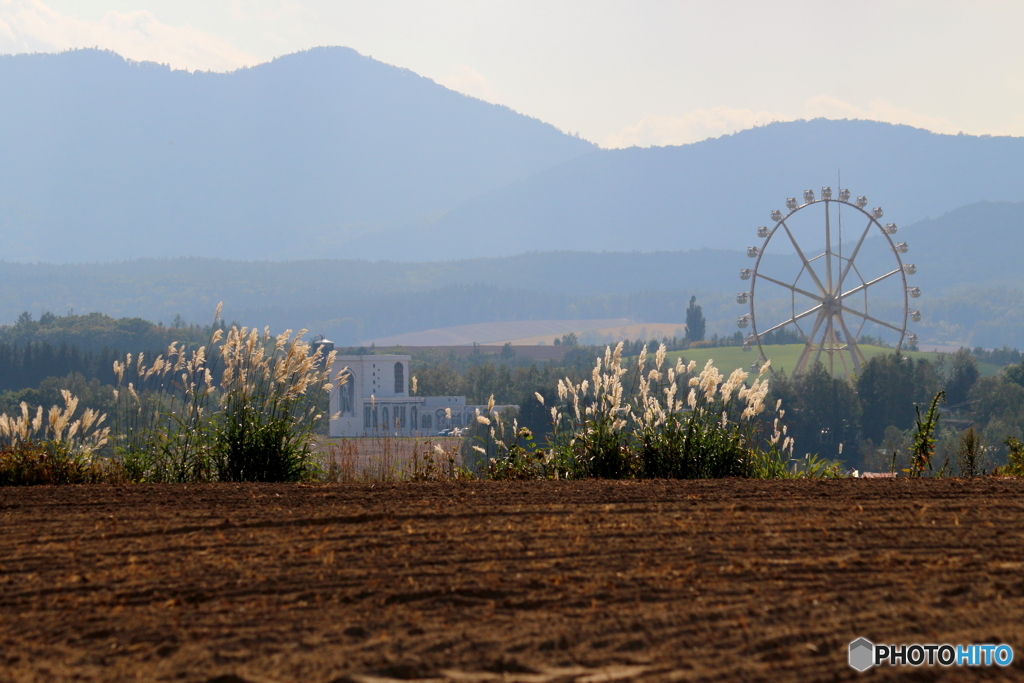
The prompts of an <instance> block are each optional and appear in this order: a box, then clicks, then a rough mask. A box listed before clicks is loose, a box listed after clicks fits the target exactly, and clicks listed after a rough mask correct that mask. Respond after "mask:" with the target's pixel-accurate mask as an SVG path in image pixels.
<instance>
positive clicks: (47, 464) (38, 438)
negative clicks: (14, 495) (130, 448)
mask: <svg viewBox="0 0 1024 683" xmlns="http://www.w3.org/2000/svg"><path fill="white" fill-rule="evenodd" d="M61 396H62V398H63V399H64V407H63V408H61V407H60V406H53V407H52V408H50V410H49V411H48V412H46V413H44V412H43V408H42V406H40V407H39V408H38V410H37V411H36V414H35V416H34V417H32V416H31V415H30V413H29V408H28V404H26V403H22V404H21V414H20V415H15V416H13V417H11V416H9V415H7V414H2V415H0V485H3V486H12V485H35V484H82V483H87V482H90V481H97V480H99V479H101V478H102V477H103V476H104V473H105V471H106V470H107V469H109V468H108V463H107V462H106V461H104V460H103V459H102V458H99V457H98V455H97V454H98V451H99V450H100V449H101V448H103V446H104V445H105V444H106V443H107V438H108V435H109V431H110V430H109V428H107V427H103V426H102V424H103V422H104V420H105V419H106V415H103V414H100V413H98V412H96V411H94V410H92V409H91V408H87V409H86V410H84V411H83V412H82V414H81V415H80V416H79V417H77V418H75V412H76V411H77V409H78V399H77V398H76V397H74V396H72V394H71V392H70V391H68V390H66V389H65V390H63V391H62V392H61Z"/></svg>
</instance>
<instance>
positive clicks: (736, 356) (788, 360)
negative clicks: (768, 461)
mask: <svg viewBox="0 0 1024 683" xmlns="http://www.w3.org/2000/svg"><path fill="white" fill-rule="evenodd" d="M802 349H803V344H781V345H778V346H765V347H764V351H765V354H766V355H767V356H768V358H769V359H770V360H771V362H772V368H774V369H775V370H785V371H786V374H790V373H791V372H792V371H793V367H794V366H795V365H796V362H797V360H798V359H799V358H800V351H801V350H802ZM860 349H861V351H862V352H863V354H864V357H865V358H872V357H874V356H880V355H882V354H886V353H892V351H893V350H892V349H886V348H882V347H881V346H867V345H865V346H861V347H860ZM903 353H904V355H906V356H910V357H912V358H927V359H929V360H932V361H935V360H937V359H938V357H939V356H940V355H941V354H939V353H936V352H934V351H904V352H903ZM679 356H682V357H683V358H684V359H685V360H687V361H691V360H695V361H697V367H698V368H702V367H703V366H704V364H705V363H707V361H708V359H709V358H712V359H714V362H715V367H717V368H718V369H719V370H720V371H722V372H724V373H726V374H728V373H730V372H732V371H733V370H734V369H736V368H744V369H749V368H750V364H751V363H753V362H754V361H756V360H758V358H759V355H758V353H757V347H754V349H753V350H751V351H746V352H744V351H743V348H742V347H739V346H719V347H715V348H710V349H688V350H686V351H672V352H671V353H669V354H668V358H669V359H670V360H671V362H673V363H674V362H675V359H676V358H678V357H679ZM822 360H823V361H824V360H825V354H822ZM847 362H849V361H847ZM836 366H837V367H836V371H837V373H841V372H842V366H841V364H840V363H839V360H838V358H837V359H836ZM851 370H852V368H851ZM978 370H980V371H981V375H982V376H983V377H987V376H990V375H994V374H996V373H997V372H998V371H999V368H998V367H996V366H995V365H992V364H990V363H978Z"/></svg>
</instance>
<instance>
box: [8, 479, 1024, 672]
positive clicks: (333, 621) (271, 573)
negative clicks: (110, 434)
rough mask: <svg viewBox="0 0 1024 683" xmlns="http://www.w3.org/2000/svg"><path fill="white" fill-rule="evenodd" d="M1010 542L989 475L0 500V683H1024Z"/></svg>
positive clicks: (1013, 526)
mask: <svg viewBox="0 0 1024 683" xmlns="http://www.w3.org/2000/svg"><path fill="white" fill-rule="evenodd" d="M1022 537H1024V482H1021V481H1015V480H1002V479H983V480H974V481H957V480H934V481H930V480H925V481H908V480H896V481H879V480H875V481H863V480H840V481H772V482H761V481H736V480H732V481H701V482H662V481H654V482H602V481H585V482H528V483H495V482H470V483H447V484H440V483H401V484H384V485H382V484H376V485H370V484H360V485H204V486H170V485H166V486H132V487H104V486H88V487H64V488H25V489H13V488H9V489H0V680H2V681H71V680H76V681H186V682H190V681H195V682H197V683H205V682H207V681H218V682H219V683H232V682H234V683H239V682H243V681H252V682H255V683H259V682H261V681H267V682H270V681H277V682H285V681H303V682H308V683H328V682H331V681H371V680H373V679H374V678H375V677H376V679H378V680H379V679H405V680H408V679H413V678H419V679H434V680H438V681H440V680H451V681H476V680H479V681H485V680H493V681H524V682H535V683H546V682H548V681H576V682H578V683H584V682H588V683H597V682H598V681H613V680H626V679H630V680H643V681H711V680H714V681H825V680H828V681H832V680H839V681H842V680H851V681H852V680H859V679H871V680H895V679H897V678H906V679H908V680H915V681H931V680H975V679H978V678H984V679H989V680H1005V679H1024V666H1022V665H1021V661H1022V660H1024V571H1022V569H1024V543H1022V540H1024V539H1022ZM859 636H864V637H867V638H868V639H869V640H872V641H874V642H876V643H946V642H948V643H954V644H956V643H992V642H1005V643H1008V644H1010V645H1012V646H1013V647H1014V649H1015V651H1016V654H1017V658H1016V660H1015V661H1014V664H1013V665H1012V666H1011V667H1009V668H1005V669H1000V668H997V667H991V668H986V669H967V668H958V667H951V668H948V669H944V668H941V667H938V666H935V667H927V666H925V667H920V668H916V669H914V668H909V667H907V668H889V667H881V668H876V669H872V670H870V671H869V672H867V673H865V674H858V673H856V672H855V671H854V670H853V669H850V668H849V667H848V666H847V663H846V659H847V644H848V643H849V642H850V641H851V640H853V639H855V638H857V637H859Z"/></svg>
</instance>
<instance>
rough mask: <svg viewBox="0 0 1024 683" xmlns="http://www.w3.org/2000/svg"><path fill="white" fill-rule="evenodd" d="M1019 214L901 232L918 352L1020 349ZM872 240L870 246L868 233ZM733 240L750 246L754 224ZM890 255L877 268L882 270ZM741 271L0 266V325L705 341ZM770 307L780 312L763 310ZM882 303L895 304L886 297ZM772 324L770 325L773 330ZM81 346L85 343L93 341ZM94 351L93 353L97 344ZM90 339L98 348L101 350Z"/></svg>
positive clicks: (882, 251) (563, 263) (741, 261)
mask: <svg viewBox="0 0 1024 683" xmlns="http://www.w3.org/2000/svg"><path fill="white" fill-rule="evenodd" d="M1021 230H1024V203H994V202H983V203H978V204H973V205H970V206H966V207H962V208H960V209H957V210H956V211H953V212H950V213H949V214H946V215H943V216H940V217H938V218H935V219H931V220H928V221H922V222H920V223H917V224H912V225H901V226H900V228H899V232H898V233H897V234H896V235H895V238H896V239H898V240H905V241H907V242H908V243H909V244H910V251H909V252H908V253H907V254H905V255H904V261H906V262H911V263H915V264H916V265H917V273H916V274H915V275H914V276H912V277H911V279H910V283H911V284H913V285H916V286H919V287H920V288H921V289H922V290H923V295H922V297H921V298H920V299H916V300H914V305H915V307H917V308H919V309H920V311H921V313H922V316H923V317H922V320H921V322H920V323H916V324H914V325H913V329H914V330H915V331H916V332H917V333H918V336H919V337H920V338H921V340H922V342H925V343H943V344H954V345H957V344H963V345H966V346H969V347H971V348H973V347H975V346H983V347H986V348H992V347H1000V346H1002V345H1004V344H1009V345H1011V346H1024V271H1022V270H1021V269H1020V268H1018V267H1017V266H1016V264H1015V261H1016V259H1017V254H1016V252H1015V251H1014V249H1012V248H1003V246H1004V245H1013V244H1015V243H1016V237H1015V235H1016V234H1019V233H1020V231H1021ZM871 239H872V240H880V239H882V238H880V237H875V238H871ZM737 241H738V242H739V243H740V244H746V243H748V242H749V243H751V244H753V243H757V242H758V240H757V239H756V237H755V236H754V234H753V230H752V229H748V230H744V231H740V237H738V238H737ZM878 246H881V247H882V248H875V247H874V246H872V247H871V248H865V249H864V250H863V256H862V257H861V258H859V260H858V263H861V261H863V263H862V265H863V266H864V272H865V273H871V272H876V273H881V272H885V271H886V270H887V269H888V268H891V263H890V261H891V260H892V258H893V257H892V255H891V253H889V252H888V248H887V247H885V246H884V245H878ZM887 259H888V260H887ZM763 264H764V265H765V267H766V268H768V267H770V269H771V270H772V271H773V272H775V273H789V274H790V275H791V276H795V275H796V273H797V272H798V270H799V263H798V261H797V259H796V257H795V256H794V255H792V254H789V255H786V254H769V255H766V257H765V259H764V261H763ZM751 265H752V261H751V259H749V258H747V256H746V255H745V254H744V253H742V252H741V251H732V250H710V249H706V250H694V251H678V252H669V251H663V252H653V253H644V252H639V251H632V252H603V253H588V252H579V251H562V252H531V253H527V254H521V255H517V256H509V257H502V258H476V259H466V260H457V261H430V262H391V261H379V262H374V261H358V260H327V259H324V260H306V261H295V262H280V261H262V262H245V261H225V260H220V259H212V258H178V259H144V260H136V261H125V262H119V263H102V264H77V265H53V264H20V263H10V262H0V323H2V322H8V323H13V322H14V321H15V320H16V319H17V317H18V316H19V315H20V314H21V313H23V312H25V311H27V312H29V313H30V314H32V315H33V316H35V317H36V318H37V319H38V318H39V316H40V315H42V314H43V313H44V312H47V311H49V312H52V313H55V314H59V315H63V314H65V313H67V312H68V311H69V310H74V311H78V312H81V313H85V312H89V311H101V312H103V313H105V314H108V315H111V316H114V317H115V318H121V317H128V318H145V319H148V320H153V321H155V322H157V323H164V324H165V325H168V326H170V325H171V324H172V323H173V322H174V320H175V318H176V316H180V317H181V319H182V320H183V321H184V322H186V323H188V324H197V325H208V324H209V323H210V322H211V319H212V317H213V310H214V308H215V307H216V305H217V302H219V301H223V302H224V304H225V315H226V316H228V318H229V319H232V320H238V321H239V322H242V323H244V324H249V325H258V326H260V327H262V326H263V325H270V326H271V327H272V328H273V329H275V330H283V329H286V328H292V329H301V328H308V329H309V330H311V332H312V333H314V334H321V333H322V334H325V335H327V336H328V337H330V338H331V339H334V340H335V341H338V342H339V343H344V344H354V343H357V342H359V341H361V340H364V339H374V338H378V337H384V336H390V335H395V334H403V333H407V332H415V331H419V330H426V329H432V328H441V327H450V326H454V325H464V324H473V323H481V322H498V321H513V320H552V319H576V320H579V319H610V318H629V319H632V320H636V321H638V322H652V323H682V322H684V320H685V316H684V315H683V310H684V309H685V307H686V302H687V301H688V299H689V297H690V296H692V295H694V294H697V295H699V297H700V299H701V305H702V306H703V307H704V314H705V316H706V317H707V320H708V325H709V327H708V335H711V334H713V333H718V334H732V333H733V332H734V331H735V330H736V327H735V320H736V316H737V315H739V314H740V313H741V312H743V311H742V309H741V307H740V306H738V305H737V304H736V302H735V295H736V292H739V291H743V290H744V289H745V288H746V287H747V286H748V283H746V282H744V281H743V280H741V279H740V278H739V271H740V269H741V268H748V267H750V266H751ZM763 303H764V304H765V306H766V311H768V312H779V313H781V312H783V311H784V310H785V305H786V302H784V301H765V302H763ZM892 305H894V306H895V305H897V302H893V304H892ZM782 319H783V318H781V317H780V318H779V320H782ZM90 343H91V342H90ZM94 346H95V345H94ZM102 346H103V343H99V345H98V346H95V348H101V347H102Z"/></svg>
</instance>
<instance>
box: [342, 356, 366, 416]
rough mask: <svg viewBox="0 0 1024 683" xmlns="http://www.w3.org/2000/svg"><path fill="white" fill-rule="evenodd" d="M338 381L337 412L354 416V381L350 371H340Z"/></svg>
mask: <svg viewBox="0 0 1024 683" xmlns="http://www.w3.org/2000/svg"><path fill="white" fill-rule="evenodd" d="M342 380H344V382H342ZM338 381H339V383H340V384H339V386H338V412H339V413H341V414H342V415H353V416H354V415H355V414H356V383H355V380H354V378H353V377H352V372H351V371H350V370H345V371H344V372H342V373H341V378H340V379H339V380H338ZM363 426H364V427H365V426H366V425H363Z"/></svg>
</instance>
